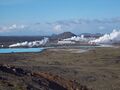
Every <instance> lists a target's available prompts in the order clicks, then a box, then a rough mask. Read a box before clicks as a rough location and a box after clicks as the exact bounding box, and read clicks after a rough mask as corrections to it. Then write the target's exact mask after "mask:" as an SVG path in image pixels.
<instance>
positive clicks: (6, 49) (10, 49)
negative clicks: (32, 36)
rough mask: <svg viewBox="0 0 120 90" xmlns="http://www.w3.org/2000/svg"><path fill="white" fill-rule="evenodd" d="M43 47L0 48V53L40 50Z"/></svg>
mask: <svg viewBox="0 0 120 90" xmlns="http://www.w3.org/2000/svg"><path fill="white" fill-rule="evenodd" d="M43 50H44V48H1V49H0V53H22V52H41V51H43Z"/></svg>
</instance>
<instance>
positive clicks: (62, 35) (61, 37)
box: [50, 32, 76, 40]
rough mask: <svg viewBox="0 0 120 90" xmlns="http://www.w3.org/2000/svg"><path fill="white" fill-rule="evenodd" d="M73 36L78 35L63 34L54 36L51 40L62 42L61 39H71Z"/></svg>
mask: <svg viewBox="0 0 120 90" xmlns="http://www.w3.org/2000/svg"><path fill="white" fill-rule="evenodd" d="M72 36H76V35H75V34H74V33H71V32H63V33H60V34H58V35H52V36H51V38H50V39H51V40H61V39H66V38H71V37H72Z"/></svg>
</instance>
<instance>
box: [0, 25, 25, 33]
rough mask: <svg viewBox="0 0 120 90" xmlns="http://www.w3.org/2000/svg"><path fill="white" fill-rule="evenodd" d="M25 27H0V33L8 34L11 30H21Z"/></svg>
mask: <svg viewBox="0 0 120 90" xmlns="http://www.w3.org/2000/svg"><path fill="white" fill-rule="evenodd" d="M25 27H26V26H25V25H17V24H13V25H9V26H3V27H0V32H10V31H11V30H22V29H24V28H25Z"/></svg>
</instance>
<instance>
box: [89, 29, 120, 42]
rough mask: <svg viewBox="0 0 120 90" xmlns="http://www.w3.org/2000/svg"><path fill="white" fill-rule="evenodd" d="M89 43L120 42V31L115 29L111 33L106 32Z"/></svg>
mask: <svg viewBox="0 0 120 90" xmlns="http://www.w3.org/2000/svg"><path fill="white" fill-rule="evenodd" d="M89 43H91V44H93V43H95V44H114V43H120V31H117V30H113V32H112V33H110V34H105V35H103V36H102V37H100V38H98V39H95V40H91V41H90V42H89Z"/></svg>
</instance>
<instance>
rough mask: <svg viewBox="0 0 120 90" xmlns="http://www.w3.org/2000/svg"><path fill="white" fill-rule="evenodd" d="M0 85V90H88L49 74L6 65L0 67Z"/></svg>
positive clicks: (73, 82)
mask: <svg viewBox="0 0 120 90" xmlns="http://www.w3.org/2000/svg"><path fill="white" fill-rule="evenodd" d="M0 85H1V87H0V90H18V89H20V90H88V89H87V87H86V86H82V85H80V84H78V83H77V82H75V81H72V80H67V79H65V78H62V77H60V76H58V75H53V74H51V73H49V72H32V71H27V70H23V69H22V68H17V67H14V66H8V65H0Z"/></svg>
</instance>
